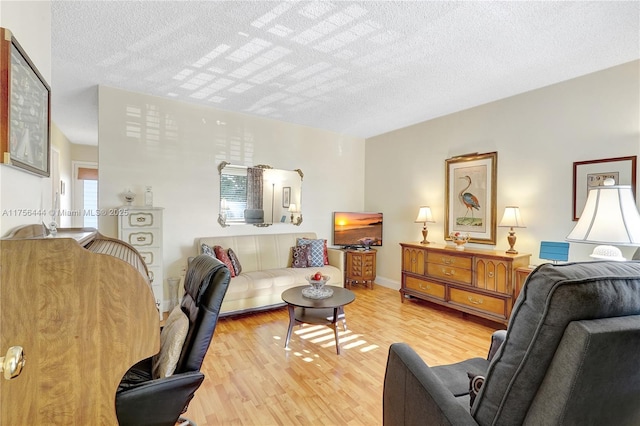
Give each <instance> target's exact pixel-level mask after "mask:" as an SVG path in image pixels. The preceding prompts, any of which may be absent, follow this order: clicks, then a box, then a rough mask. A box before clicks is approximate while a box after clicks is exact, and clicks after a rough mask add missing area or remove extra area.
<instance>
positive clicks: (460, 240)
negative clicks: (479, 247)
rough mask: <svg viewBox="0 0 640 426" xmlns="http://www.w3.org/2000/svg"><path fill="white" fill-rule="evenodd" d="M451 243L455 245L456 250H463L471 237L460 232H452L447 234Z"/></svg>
mask: <svg viewBox="0 0 640 426" xmlns="http://www.w3.org/2000/svg"><path fill="white" fill-rule="evenodd" d="M449 237H450V238H451V241H453V243H454V244H455V245H456V250H464V245H465V244H467V242H468V241H469V240H470V239H471V236H470V235H469V234H468V233H467V234H462V233H460V232H452V233H450V234H449Z"/></svg>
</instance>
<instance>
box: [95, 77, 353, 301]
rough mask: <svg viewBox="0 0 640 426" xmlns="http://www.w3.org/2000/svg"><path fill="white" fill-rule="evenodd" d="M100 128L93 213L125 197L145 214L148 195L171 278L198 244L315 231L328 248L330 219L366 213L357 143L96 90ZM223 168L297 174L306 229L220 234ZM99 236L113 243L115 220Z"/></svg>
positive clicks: (241, 228)
mask: <svg viewBox="0 0 640 426" xmlns="http://www.w3.org/2000/svg"><path fill="white" fill-rule="evenodd" d="M98 122H99V137H98V145H99V148H98V149H99V160H100V161H99V207H100V208H101V209H105V208H106V209H108V208H111V207H116V206H121V205H123V204H124V201H123V199H122V197H121V194H122V193H123V192H125V191H126V190H127V189H128V188H129V189H131V190H132V191H133V192H135V193H136V194H137V196H138V197H137V199H136V201H135V202H134V204H137V205H142V204H143V203H144V200H143V192H144V189H145V186H147V185H150V186H152V188H153V200H154V206H159V207H164V209H165V210H164V264H165V277H167V278H168V277H171V276H178V275H179V274H180V273H181V271H182V268H183V267H184V266H185V264H186V259H187V257H188V256H192V255H194V254H195V239H196V238H198V237H206V236H218V235H220V236H222V235H240V234H256V233H284V232H309V231H311V232H316V233H317V234H318V235H319V236H320V237H323V238H327V239H328V240H329V241H331V221H332V214H331V213H332V212H333V211H335V210H361V209H362V208H363V205H364V140H363V139H358V138H353V137H347V136H343V135H340V134H336V133H332V132H328V131H324V130H318V129H313V128H309V127H304V126H298V125H292V124H287V123H283V122H279V121H275V120H269V119H262V118H256V117H252V116H248V115H244V114H237V113H231V112H227V111H221V110H217V109H214V108H207V107H203V106H199V105H192V104H187V103H182V102H177V101H173V100H168V99H162V98H157V97H152V96H147V95H142V94H136V93H131V92H127V91H123V90H119V89H113V88H109V87H100V88H99V120H98ZM222 161H228V162H231V163H233V164H237V165H246V166H252V165H257V164H268V165H271V166H273V167H276V168H279V169H286V170H294V169H298V168H299V169H301V170H302V171H303V173H304V179H303V182H302V201H301V203H302V214H303V218H304V221H303V223H302V225H301V226H300V227H295V226H293V225H291V224H280V223H277V224H275V225H273V226H271V227H269V228H257V227H254V226H251V225H236V226H231V227H228V228H222V227H221V226H220V225H219V224H218V223H217V217H218V213H219V212H218V207H219V196H220V194H219V192H220V180H219V175H218V169H217V166H218V164H220V162H222ZM99 228H100V231H101V232H102V233H103V234H105V235H110V236H117V218H116V217H102V218H100V226H99ZM166 287H167V285H166V283H165V288H166ZM165 294H166V292H165Z"/></svg>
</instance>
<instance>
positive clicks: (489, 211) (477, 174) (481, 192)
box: [444, 152, 498, 244]
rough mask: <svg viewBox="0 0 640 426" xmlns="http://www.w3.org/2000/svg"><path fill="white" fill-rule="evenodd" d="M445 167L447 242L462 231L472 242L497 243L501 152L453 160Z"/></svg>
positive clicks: (460, 157)
mask: <svg viewBox="0 0 640 426" xmlns="http://www.w3.org/2000/svg"><path fill="white" fill-rule="evenodd" d="M445 167H446V176H445V185H446V189H445V194H446V197H447V198H446V200H445V208H446V220H445V225H444V226H445V228H444V235H445V239H446V240H451V237H450V235H451V234H452V233H455V232H460V233H461V234H469V236H470V239H469V241H470V242H473V243H480V244H495V243H496V196H497V175H498V153H497V152H489V153H485V154H468V155H462V156H459V157H453V158H449V159H447V160H445Z"/></svg>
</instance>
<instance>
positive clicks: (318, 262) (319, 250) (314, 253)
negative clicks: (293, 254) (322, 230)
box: [297, 238, 324, 267]
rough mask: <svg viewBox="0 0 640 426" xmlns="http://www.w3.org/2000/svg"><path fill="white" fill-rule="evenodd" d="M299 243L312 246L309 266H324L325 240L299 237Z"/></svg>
mask: <svg viewBox="0 0 640 426" xmlns="http://www.w3.org/2000/svg"><path fill="white" fill-rule="evenodd" d="M297 245H298V246H305V245H308V246H309V248H310V251H309V264H308V265H307V266H313V267H316V266H324V240H307V239H303V238H299V239H298V243H297Z"/></svg>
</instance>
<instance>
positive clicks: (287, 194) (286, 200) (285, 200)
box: [282, 186, 291, 208]
mask: <svg viewBox="0 0 640 426" xmlns="http://www.w3.org/2000/svg"><path fill="white" fill-rule="evenodd" d="M290 205H291V187H290V186H285V187H283V188H282V207H284V208H289V206H290Z"/></svg>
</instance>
